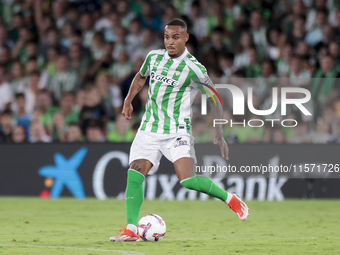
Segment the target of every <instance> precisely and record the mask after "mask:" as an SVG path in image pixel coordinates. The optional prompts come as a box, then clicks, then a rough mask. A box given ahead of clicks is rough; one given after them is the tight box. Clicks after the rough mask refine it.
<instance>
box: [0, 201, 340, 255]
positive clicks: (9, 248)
mask: <svg viewBox="0 0 340 255" xmlns="http://www.w3.org/2000/svg"><path fill="white" fill-rule="evenodd" d="M247 204H248V206H249V208H250V216H249V217H248V220H246V221H244V222H242V221H241V220H239V219H238V217H237V216H236V214H235V213H234V212H232V211H231V210H230V209H229V207H228V206H226V205H225V204H223V203H222V202H218V201H214V200H208V201H158V200H155V201H145V202H144V204H143V206H142V211H141V216H142V215H145V214H148V213H156V214H159V215H160V216H162V217H163V219H164V220H165V222H166V225H167V233H166V235H165V237H164V238H163V239H162V240H161V241H160V242H143V241H140V242H136V243H114V242H110V241H109V237H110V236H112V235H116V234H118V230H119V229H120V228H121V226H122V225H123V224H125V209H124V208H125V207H124V201H119V200H115V199H109V200H106V201H99V200H96V199H85V200H82V201H79V200H75V199H71V198H62V199H58V200H41V199H38V198H9V197H2V198H0V254H20V255H21V254H38V255H39V254H131V255H132V254H135V255H136V254H140V255H141V254H145V255H147V254H160V255H163V254H175V255H180V254H340V224H339V215H340V213H339V212H340V201H339V200H311V201H309V200H307V201H306V200H285V201H284V202H258V201H252V202H248V203H247Z"/></svg>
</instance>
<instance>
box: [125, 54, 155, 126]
mask: <svg viewBox="0 0 340 255" xmlns="http://www.w3.org/2000/svg"><path fill="white" fill-rule="evenodd" d="M152 53H153V51H150V52H149V54H148V55H147V56H146V58H145V61H144V63H143V65H142V67H141V68H140V70H139V72H138V73H137V74H136V76H135V78H134V79H133V81H132V83H131V86H130V89H129V93H128V94H127V96H126V98H125V100H124V105H123V111H122V114H123V116H124V117H125V118H126V119H127V120H130V119H131V113H132V111H133V107H132V104H131V102H132V100H133V99H134V97H135V96H136V95H137V94H138V92H139V91H140V90H141V89H142V88H143V86H144V84H145V81H146V78H147V77H148V76H149V74H150V59H151V56H152Z"/></svg>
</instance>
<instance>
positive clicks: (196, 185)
mask: <svg viewBox="0 0 340 255" xmlns="http://www.w3.org/2000/svg"><path fill="white" fill-rule="evenodd" d="M181 184H182V185H183V186H184V187H186V188H187V189H193V190H197V191H199V192H202V193H205V194H208V195H210V196H213V197H215V198H219V199H221V200H222V201H223V202H225V201H227V199H228V192H227V191H226V190H224V189H222V188H221V187H220V186H218V185H217V184H216V183H215V182H213V181H212V180H211V179H210V178H208V177H206V176H203V175H197V174H194V175H193V176H190V177H188V178H186V179H184V180H182V181H181Z"/></svg>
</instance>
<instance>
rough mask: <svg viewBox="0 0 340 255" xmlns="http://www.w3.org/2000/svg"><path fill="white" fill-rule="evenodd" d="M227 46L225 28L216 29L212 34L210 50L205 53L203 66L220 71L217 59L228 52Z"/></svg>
mask: <svg viewBox="0 0 340 255" xmlns="http://www.w3.org/2000/svg"><path fill="white" fill-rule="evenodd" d="M227 51H228V49H227V46H226V45H225V44H224V42H223V28H222V27H216V28H214V29H213V31H212V34H211V42H210V43H209V46H208V49H207V51H206V52H205V53H203V56H202V59H204V61H203V62H202V64H204V65H206V66H210V67H212V68H214V69H218V61H217V58H218V56H219V55H220V54H222V53H224V52H227Z"/></svg>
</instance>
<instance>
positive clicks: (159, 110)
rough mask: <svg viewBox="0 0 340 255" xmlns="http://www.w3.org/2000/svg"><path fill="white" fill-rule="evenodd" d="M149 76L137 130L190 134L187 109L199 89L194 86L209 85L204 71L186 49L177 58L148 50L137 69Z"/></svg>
mask: <svg viewBox="0 0 340 255" xmlns="http://www.w3.org/2000/svg"><path fill="white" fill-rule="evenodd" d="M140 74H141V75H142V76H149V75H150V82H149V93H148V100H147V103H146V106H145V109H146V111H145V113H144V116H143V119H142V122H141V125H140V130H143V131H148V132H153V133H164V134H171V133H177V132H187V133H191V115H192V114H191V105H192V103H193V100H194V99H195V97H196V95H197V93H198V91H199V88H201V87H202V86H201V85H200V84H199V83H198V82H202V83H206V84H212V83H211V81H210V79H209V77H208V74H207V70H206V69H205V67H204V66H203V65H202V64H201V63H199V62H198V61H197V60H196V58H195V57H193V56H192V55H191V54H190V53H189V52H188V51H187V49H185V51H184V53H183V54H182V55H181V56H180V57H178V58H174V59H172V58H170V57H169V55H168V52H167V50H165V49H160V50H152V51H150V52H149V54H148V55H147V57H146V59H145V61H144V63H143V65H142V67H141V69H140Z"/></svg>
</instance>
